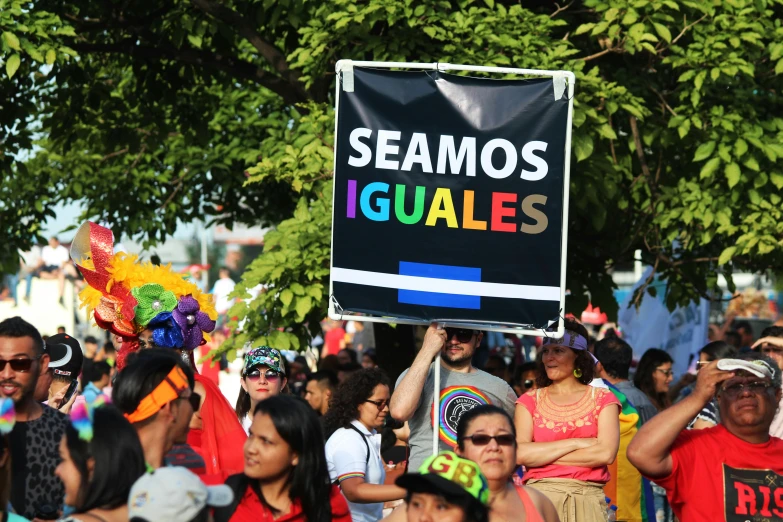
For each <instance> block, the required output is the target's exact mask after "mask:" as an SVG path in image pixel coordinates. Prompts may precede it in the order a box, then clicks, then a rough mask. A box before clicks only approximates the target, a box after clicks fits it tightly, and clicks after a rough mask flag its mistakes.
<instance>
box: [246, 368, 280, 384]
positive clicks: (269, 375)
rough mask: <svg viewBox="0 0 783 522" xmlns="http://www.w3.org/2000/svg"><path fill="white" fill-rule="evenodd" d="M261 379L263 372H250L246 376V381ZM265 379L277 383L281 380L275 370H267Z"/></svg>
mask: <svg viewBox="0 0 783 522" xmlns="http://www.w3.org/2000/svg"><path fill="white" fill-rule="evenodd" d="M260 378H261V370H250V371H249V372H247V373H246V374H245V379H247V380H248V381H257V380H258V379H260ZM264 378H265V379H266V380H267V382H276V381H277V380H278V379H279V378H280V374H279V373H277V372H276V371H274V370H267V371H266V372H264Z"/></svg>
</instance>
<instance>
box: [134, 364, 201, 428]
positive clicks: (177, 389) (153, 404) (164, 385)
mask: <svg viewBox="0 0 783 522" xmlns="http://www.w3.org/2000/svg"><path fill="white" fill-rule="evenodd" d="M189 387H190V385H189V384H188V378H187V377H186V376H185V372H183V371H182V368H180V367H179V366H176V365H175V366H174V368H172V370H171V371H170V372H169V374H168V375H167V376H166V378H165V379H163V382H161V383H160V384H158V385H157V386H156V387H155V389H154V390H152V393H150V394H149V395H147V396H146V397H144V398H143V399H142V400H141V402H140V403H139V407H138V408H136V411H134V412H133V413H131V414H127V413H126V414H125V418H126V419H128V420H129V421H130V422H131V423H133V422H141V421H143V420H145V419H149V418H150V417H152V416H153V415H155V414H156V413H158V412H159V411H160V410H161V409H162V408H163V407H164V406H165V405H166V404H168V403H170V402H171V401H173V400H174V399H176V398H178V397H179V394H180V393H182V392H183V391H184V390H186V389H187V388H189Z"/></svg>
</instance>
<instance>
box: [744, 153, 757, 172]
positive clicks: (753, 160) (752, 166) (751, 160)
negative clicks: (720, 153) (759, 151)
mask: <svg viewBox="0 0 783 522" xmlns="http://www.w3.org/2000/svg"><path fill="white" fill-rule="evenodd" d="M743 165H745V166H746V167H748V168H749V169H751V170H755V171H756V172H758V171H759V162H758V161H756V158H754V157H753V156H748V159H746V160H745V163H743Z"/></svg>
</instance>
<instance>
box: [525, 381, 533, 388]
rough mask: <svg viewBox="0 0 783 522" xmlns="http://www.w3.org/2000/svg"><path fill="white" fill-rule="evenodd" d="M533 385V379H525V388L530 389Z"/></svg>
mask: <svg viewBox="0 0 783 522" xmlns="http://www.w3.org/2000/svg"><path fill="white" fill-rule="evenodd" d="M532 387H533V381H532V380H530V379H525V388H527V389H528V390H529V389H530V388H532Z"/></svg>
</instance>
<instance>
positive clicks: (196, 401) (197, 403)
mask: <svg viewBox="0 0 783 522" xmlns="http://www.w3.org/2000/svg"><path fill="white" fill-rule="evenodd" d="M179 398H180V399H183V400H186V401H188V402H189V403H190V406H191V408H193V413H196V412H197V411H198V410H199V408H201V395H200V394H198V393H196V392H190V397H188V398H185V397H179Z"/></svg>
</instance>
